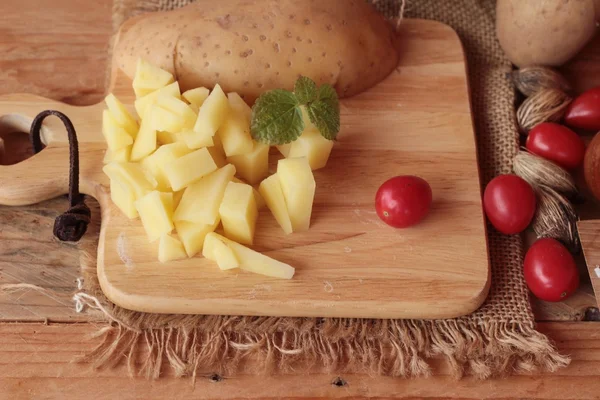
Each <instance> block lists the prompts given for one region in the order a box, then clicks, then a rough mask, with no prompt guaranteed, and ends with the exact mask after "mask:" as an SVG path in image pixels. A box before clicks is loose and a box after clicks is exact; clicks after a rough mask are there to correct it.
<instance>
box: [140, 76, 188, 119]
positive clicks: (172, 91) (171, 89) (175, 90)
mask: <svg viewBox="0 0 600 400" xmlns="http://www.w3.org/2000/svg"><path fill="white" fill-rule="evenodd" d="M158 96H171V97H175V98H176V99H180V98H181V92H180V90H179V82H173V83H171V84H169V85H167V86H165V87H163V88H160V89H158V90H155V91H154V92H152V93H150V94H147V95H145V96H144V97H140V98H139V99H137V100H136V101H135V102H134V103H133V106H134V107H135V111H136V112H137V115H138V116H139V117H140V118H141V117H143V116H144V115H146V110H148V108H149V107H150V106H152V105H154V104H156V99H157V98H158Z"/></svg>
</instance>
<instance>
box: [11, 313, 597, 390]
mask: <svg viewBox="0 0 600 400" xmlns="http://www.w3.org/2000/svg"><path fill="white" fill-rule="evenodd" d="M540 330H541V331H542V332H544V333H546V334H548V335H550V336H552V337H554V338H555V339H556V340H557V341H558V344H559V348H560V349H561V351H563V352H565V353H568V354H571V355H572V357H573V361H572V363H571V365H570V366H568V367H567V368H565V369H561V370H560V371H558V372H557V373H554V374H543V375H538V376H533V375H523V376H511V377H507V378H502V379H493V380H488V381H477V380H475V379H473V378H470V377H466V378H464V379H462V380H460V381H456V380H455V379H453V378H451V377H450V376H449V370H448V369H447V366H446V364H445V363H443V362H442V361H441V360H440V361H439V362H437V363H435V365H434V369H435V376H433V377H431V378H429V379H423V378H421V379H399V378H392V377H378V376H368V375H342V376H339V375H337V374H335V373H319V372H315V373H314V374H310V375H278V374H275V375H270V376H260V377H258V378H257V376H255V375H236V376H232V377H230V376H224V377H222V379H221V380H218V379H215V377H214V376H213V372H214V371H205V372H204V373H203V374H201V375H200V376H199V377H198V379H197V380H196V383H195V385H194V384H192V382H191V380H188V379H177V378H173V377H172V376H171V375H170V372H169V370H168V369H166V368H165V370H164V373H163V377H161V379H159V380H157V381H147V380H145V379H142V378H136V379H132V378H129V377H128V375H127V370H126V368H125V367H124V366H122V365H121V366H117V367H115V368H114V369H110V370H101V371H94V370H91V369H90V368H89V366H87V365H81V364H74V363H72V360H73V359H74V358H75V357H77V356H79V355H81V354H83V353H85V352H87V351H89V350H91V349H92V348H93V347H94V345H96V344H97V343H98V339H91V340H89V341H82V340H81V338H82V337H85V336H86V335H90V334H92V333H93V332H95V328H94V326H93V325H90V324H59V325H50V326H47V325H38V324H19V325H8V324H2V325H0V359H1V360H3V361H2V362H0V397H2V398H17V399H55V398H60V399H81V398H88V399H98V400H100V399H120V400H128V399H164V398H167V397H168V398H172V399H189V398H204V399H290V400H291V399H320V398H323V399H326V398H341V399H359V398H376V399H392V398H394V399H417V398H427V399H438V400H441V399H455V398H456V399H557V400H558V399H564V400H586V399H597V398H598V393H600V379H598V378H599V377H600V375H599V374H600V344H599V343H600V332H599V331H598V329H597V324H594V323H549V324H541V325H540ZM249 362H250V363H251V360H249ZM211 377H212V379H211ZM338 378H340V379H339V380H338ZM334 381H338V382H343V386H336V385H334V384H332V383H333V382H334Z"/></svg>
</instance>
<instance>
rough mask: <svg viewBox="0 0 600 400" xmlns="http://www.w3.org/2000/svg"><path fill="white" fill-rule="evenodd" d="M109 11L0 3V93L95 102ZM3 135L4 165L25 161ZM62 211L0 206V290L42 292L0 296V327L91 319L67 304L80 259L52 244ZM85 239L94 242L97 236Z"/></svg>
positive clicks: (93, 6) (74, 4)
mask: <svg viewBox="0 0 600 400" xmlns="http://www.w3.org/2000/svg"><path fill="white" fill-rule="evenodd" d="M111 10H112V0H98V1H92V2H90V1H86V2H78V1H73V0H53V1H40V0H2V1H0V15H2V20H1V21H0V54H2V56H1V57H0V71H2V74H0V94H9V93H14V92H29V93H35V94H38V95H42V96H46V97H49V98H52V99H55V100H60V101H64V102H67V103H71V104H78V105H81V104H93V103H96V102H98V101H100V100H101V99H102V96H103V94H104V91H105V90H106V71H107V62H108V60H107V55H108V52H107V48H108V42H109V38H110V35H111V31H112V23H111V18H110V16H111ZM7 136H10V138H9V139H8V140H5V142H6V143H5V144H6V149H5V157H4V158H3V160H2V162H3V163H8V164H12V163H15V162H16V161H19V160H21V159H23V158H25V157H27V156H28V155H29V154H30V151H29V150H25V149H26V148H27V147H28V141H27V140H23V138H24V136H22V135H10V132H8V131H7V130H3V129H0V138H2V137H4V138H5V139H6V137H7ZM65 162H66V160H65ZM91 201H92V202H93V201H94V200H93V199H92V200H91ZM67 207H68V202H67V201H66V199H65V198H64V197H59V198H56V199H53V200H50V201H47V202H44V203H41V204H36V205H33V206H26V207H19V208H13V207H4V206H0V242H1V243H2V246H0V284H21V283H29V284H34V285H37V286H40V287H42V288H44V289H46V290H47V291H46V292H45V293H43V294H42V293H40V292H38V291H35V290H24V291H18V292H13V293H5V292H0V321H44V320H50V321H80V320H89V318H90V317H89V316H86V315H85V314H77V313H75V311H74V308H73V304H72V302H71V300H70V298H71V295H72V292H73V291H74V290H75V289H76V284H75V281H76V278H77V277H78V276H79V256H80V252H79V250H78V248H77V246H74V245H72V244H65V243H59V242H58V241H56V239H54V238H53V237H52V223H53V220H54V218H55V217H56V216H57V215H59V214H60V213H62V212H64V211H65V210H66V209H67ZM88 236H89V239H90V240H97V237H98V232H96V233H93V232H92V233H91V234H89V233H88ZM86 240H87V239H86Z"/></svg>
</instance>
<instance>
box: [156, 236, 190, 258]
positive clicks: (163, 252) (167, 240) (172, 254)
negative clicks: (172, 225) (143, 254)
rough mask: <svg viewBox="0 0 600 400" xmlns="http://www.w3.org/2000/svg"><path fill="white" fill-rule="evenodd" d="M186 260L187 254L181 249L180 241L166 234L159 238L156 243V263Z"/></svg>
mask: <svg viewBox="0 0 600 400" xmlns="http://www.w3.org/2000/svg"><path fill="white" fill-rule="evenodd" d="M185 258H187V253H186V252H185V249H184V248H183V243H181V241H180V240H179V239H177V238H175V237H173V236H171V235H169V234H168V233H166V234H164V235H162V236H161V237H160V241H159V242H158V261H160V262H161V263H166V262H167V261H175V260H183V259H185Z"/></svg>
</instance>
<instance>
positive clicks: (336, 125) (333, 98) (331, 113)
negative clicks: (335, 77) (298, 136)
mask: <svg viewBox="0 0 600 400" xmlns="http://www.w3.org/2000/svg"><path fill="white" fill-rule="evenodd" d="M306 111H307V113H308V117H309V118H310V122H312V123H313V124H314V125H315V126H316V127H317V129H318V130H319V132H321V135H323V137H324V138H325V139H329V140H334V139H335V138H336V136H337V134H338V132H339V131H340V102H339V99H338V95H337V93H336V91H335V89H334V88H333V87H332V86H331V85H327V84H325V85H322V86H321V87H320V88H319V90H318V92H317V99H316V100H315V101H313V102H311V103H309V104H307V105H306Z"/></svg>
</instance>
